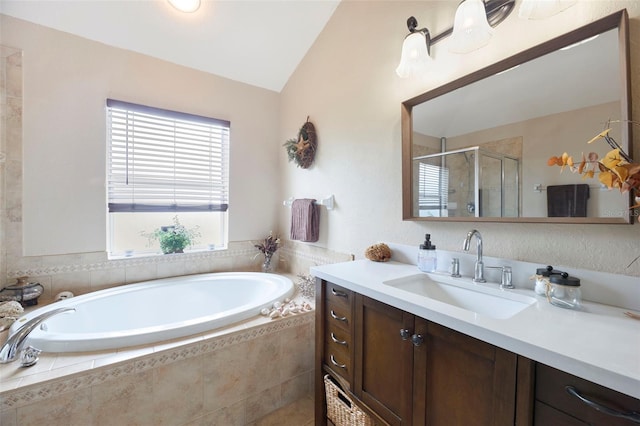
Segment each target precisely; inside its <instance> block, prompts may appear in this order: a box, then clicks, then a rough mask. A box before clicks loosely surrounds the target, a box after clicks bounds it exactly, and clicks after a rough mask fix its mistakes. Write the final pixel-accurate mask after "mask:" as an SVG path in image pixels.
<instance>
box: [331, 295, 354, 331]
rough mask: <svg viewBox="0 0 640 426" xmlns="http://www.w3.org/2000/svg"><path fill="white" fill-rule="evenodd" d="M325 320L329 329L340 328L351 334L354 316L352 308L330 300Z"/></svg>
mask: <svg viewBox="0 0 640 426" xmlns="http://www.w3.org/2000/svg"><path fill="white" fill-rule="evenodd" d="M325 319H326V327H327V329H330V328H335V327H340V328H342V329H344V330H346V331H348V332H349V333H350V332H351V324H352V320H353V314H352V310H351V307H350V306H349V307H345V306H344V305H343V304H341V303H334V301H333V300H331V301H329V300H328V301H327V303H325Z"/></svg>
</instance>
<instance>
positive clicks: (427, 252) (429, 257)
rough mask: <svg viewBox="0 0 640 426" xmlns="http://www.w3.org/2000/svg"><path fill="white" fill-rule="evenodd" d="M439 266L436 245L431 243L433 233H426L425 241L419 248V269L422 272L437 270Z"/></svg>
mask: <svg viewBox="0 0 640 426" xmlns="http://www.w3.org/2000/svg"><path fill="white" fill-rule="evenodd" d="M437 267H438V256H437V254H436V246H434V245H433V244H431V234H425V236H424V243H422V244H420V250H418V269H420V270H421V271H422V272H435V271H436V268H437Z"/></svg>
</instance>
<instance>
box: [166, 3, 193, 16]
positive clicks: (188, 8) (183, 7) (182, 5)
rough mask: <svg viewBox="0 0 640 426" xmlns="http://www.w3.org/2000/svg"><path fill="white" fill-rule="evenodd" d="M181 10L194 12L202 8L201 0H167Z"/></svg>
mask: <svg viewBox="0 0 640 426" xmlns="http://www.w3.org/2000/svg"><path fill="white" fill-rule="evenodd" d="M167 1H168V2H169V4H170V5H171V6H173V7H175V8H176V9H178V10H179V11H180V12H185V13H192V12H195V11H196V10H198V9H199V8H200V0H167Z"/></svg>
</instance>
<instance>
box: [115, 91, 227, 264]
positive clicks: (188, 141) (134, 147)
mask: <svg viewBox="0 0 640 426" xmlns="http://www.w3.org/2000/svg"><path fill="white" fill-rule="evenodd" d="M229 130H230V123H229V122H228V121H224V120H218V119H213V118H207V117H201V116H197V115H192V114H187V113H181V112H175V111H168V110H163V109H159V108H153V107H148V106H143V105H136V104H132V103H128V102H122V101H117V100H113V99H107V141H108V144H107V145H108V165H107V185H108V190H107V196H108V223H109V229H108V241H109V247H108V251H109V254H110V255H111V256H122V255H129V254H131V253H136V254H139V253H152V252H158V251H159V245H158V244H157V242H156V244H155V246H150V245H149V243H150V242H151V241H149V240H148V238H147V237H145V236H144V235H145V234H146V235H148V234H151V233H152V232H153V231H155V230H156V229H160V228H161V227H171V226H173V225H174V221H175V219H176V218H177V219H178V220H179V222H180V224H182V225H183V226H185V227H186V228H190V229H193V228H197V233H198V234H199V236H198V237H197V238H196V243H195V244H193V245H192V246H191V247H190V248H191V249H207V248H208V249H211V248H225V247H226V245H227V232H226V231H227V210H228V208H229V201H228V194H229Z"/></svg>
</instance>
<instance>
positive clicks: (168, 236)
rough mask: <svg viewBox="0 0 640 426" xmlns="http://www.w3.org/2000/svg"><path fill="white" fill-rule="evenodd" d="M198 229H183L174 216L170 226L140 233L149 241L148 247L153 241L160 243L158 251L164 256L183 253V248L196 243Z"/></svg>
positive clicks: (198, 234) (198, 233)
mask: <svg viewBox="0 0 640 426" xmlns="http://www.w3.org/2000/svg"><path fill="white" fill-rule="evenodd" d="M199 228H200V227H199V226H196V227H194V228H191V229H188V228H185V227H184V225H182V224H180V221H179V220H178V216H174V217H173V225H172V226H162V227H160V228H159V229H156V230H155V231H153V232H151V233H149V232H144V231H142V232H141V235H142V236H144V237H147V238H148V239H149V245H151V244H152V242H153V241H158V242H160V250H162V253H164V254H168V253H183V252H184V249H185V247H187V246H191V245H192V244H195V243H196V242H197V237H200V232H199V231H198V229H199Z"/></svg>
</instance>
